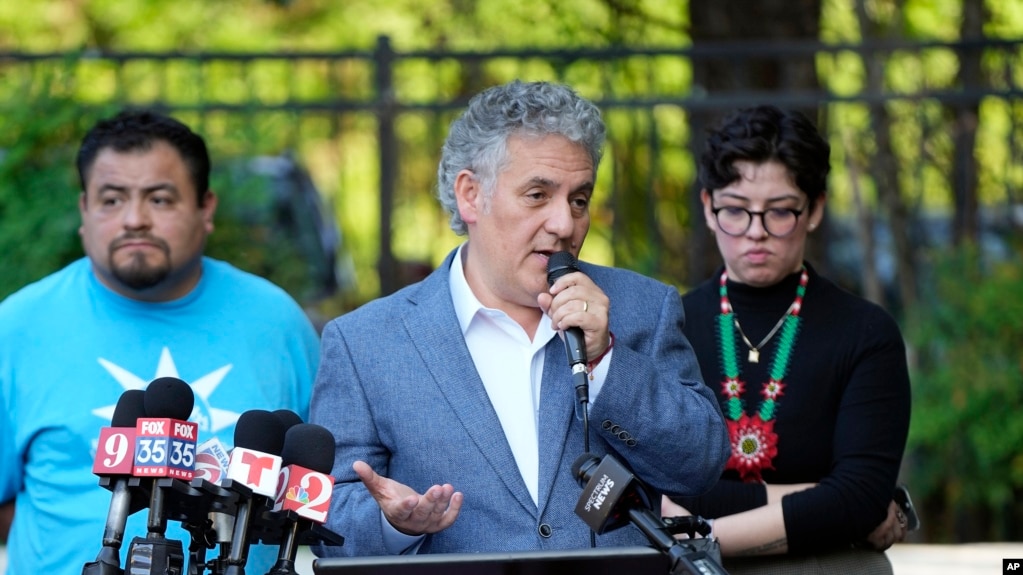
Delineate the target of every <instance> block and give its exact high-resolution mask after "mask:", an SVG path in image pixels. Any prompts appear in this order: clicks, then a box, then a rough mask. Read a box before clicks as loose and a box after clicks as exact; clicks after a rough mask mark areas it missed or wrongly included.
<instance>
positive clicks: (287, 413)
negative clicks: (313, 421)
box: [271, 409, 302, 443]
mask: <svg viewBox="0 0 1023 575" xmlns="http://www.w3.org/2000/svg"><path fill="white" fill-rule="evenodd" d="M271 413H273V414H274V415H275V416H277V419H279V420H281V423H283V424H284V433H285V443H286V442H287V432H288V430H289V429H291V428H292V427H294V426H296V425H298V424H299V423H302V417H301V416H300V415H299V414H297V413H295V412H294V411H291V410H290V409H275V410H273V411H272V412H271Z"/></svg>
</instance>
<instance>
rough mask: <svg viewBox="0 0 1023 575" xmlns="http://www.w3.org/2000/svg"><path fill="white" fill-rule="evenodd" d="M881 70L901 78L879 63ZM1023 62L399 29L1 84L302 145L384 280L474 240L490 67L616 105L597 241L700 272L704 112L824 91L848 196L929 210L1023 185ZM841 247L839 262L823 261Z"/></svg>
mask: <svg viewBox="0 0 1023 575" xmlns="http://www.w3.org/2000/svg"><path fill="white" fill-rule="evenodd" d="M808 56H812V57H813V58H814V59H815V61H816V63H817V76H818V81H819V84H818V86H815V87H799V86H789V87H784V82H783V83H782V85H783V88H782V89H781V90H773V91H763V90H757V89H756V88H755V87H746V88H743V89H740V90H735V91H714V92H708V91H707V90H705V89H704V88H702V87H701V86H698V85H694V80H693V78H694V69H696V68H697V67H700V66H705V65H707V63H709V62H714V63H715V64H714V65H715V66H718V67H720V68H721V69H720V73H722V74H724V73H727V74H730V75H732V76H738V77H741V76H743V75H744V74H746V73H748V72H749V70H750V66H756V65H761V63H762V62H764V61H765V60H775V61H778V62H785V61H786V60H789V59H793V58H806V57H808ZM968 61H977V62H980V66H981V69H980V70H979V72H980V73H979V74H972V75H971V74H965V75H964V74H961V73H959V72H960V71H961V70H960V68H961V67H962V66H963V65H964V63H965V62H968ZM722 62H724V63H725V65H724V66H722V65H721V63H722ZM879 63H880V67H878V64H879ZM877 69H880V70H881V73H882V74H883V78H882V79H881V81H880V82H872V81H870V78H868V76H869V74H870V73H871V70H877ZM712 73H713V71H712ZM1021 77H1023V40H983V41H960V42H896V41H889V42H879V43H871V44H837V45H835V44H822V43H818V42H795V43H771V44H718V45H712V46H688V47H678V48H655V49H636V48H607V49H571V50H569V49H564V50H495V51H488V52H457V51H434V50H423V51H409V52H401V51H396V50H394V49H393V47H392V46H391V43H390V41H389V40H388V39H387V38H380V39H379V41H378V43H377V45H376V46H375V47H374V48H373V49H369V50H351V51H339V52H303V53H294V52H281V53H184V52H166V53H131V52H124V53H94V52H89V51H84V52H75V53H24V52H0V102H4V101H11V99H15V98H24V97H26V95H32V94H37V93H38V90H39V89H40V88H39V87H40V86H45V88H44V89H45V90H47V91H49V92H51V93H53V92H59V93H61V94H62V95H63V96H65V97H68V98H72V99H74V100H76V101H78V102H81V104H82V105H83V106H100V105H106V104H109V103H118V104H130V105H147V106H154V107H160V108H164V109H167V110H170V111H172V112H174V113H175V114H176V115H180V116H182V117H183V118H186V119H190V120H191V123H193V125H195V126H196V127H197V128H198V129H199V130H200V131H201V132H202V133H204V134H205V135H206V136H207V137H208V139H209V140H210V141H211V143H212V144H213V147H214V149H219V150H220V151H221V153H223V154H255V153H278V152H280V151H282V150H296V151H297V153H298V154H299V156H300V157H302V159H303V161H305V162H306V163H308V164H310V165H311V169H312V171H313V172H314V173H315V174H316V176H317V181H318V182H319V183H320V184H321V188H322V189H323V191H324V193H325V194H326V195H327V197H328V199H329V200H331V202H332V203H333V204H334V205H335V206H337V211H338V214H337V215H338V217H339V219H340V220H341V221H342V222H345V225H353V224H354V223H355V222H353V221H351V220H346V218H356V219H359V222H358V223H359V224H360V225H365V224H366V223H367V222H366V219H367V218H368V219H369V220H370V222H369V224H370V227H375V228H376V229H377V230H379V233H378V241H373V242H372V243H373V245H372V246H370V245H363V246H356V248H357V249H360V250H362V253H363V256H362V257H363V259H364V260H365V261H368V262H372V263H371V264H370V265H375V267H376V271H377V272H378V276H379V284H378V286H376V288H377V289H376V292H377V293H388V292H390V291H393V290H394V289H396V288H397V287H400V286H401V285H402V284H403V283H405V282H406V281H408V280H409V279H411V278H410V277H409V276H408V275H407V274H405V273H404V272H403V270H406V269H407V268H406V266H404V265H403V264H404V263H406V262H410V261H423V262H427V263H428V262H430V261H434V258H435V257H436V254H437V253H439V252H442V251H444V250H445V249H446V248H447V247H449V246H450V245H453V243H454V242H455V241H457V240H456V239H455V238H454V237H453V234H451V233H450V232H447V231H446V229H447V228H446V217H445V216H444V215H443V214H441V213H440V212H439V208H438V207H437V206H436V202H435V201H432V190H433V186H434V175H435V170H436V164H437V157H438V154H439V150H440V146H441V143H442V141H443V138H444V135H445V132H446V127H447V124H448V122H449V121H450V120H451V119H452V117H453V115H454V114H455V113H456V112H457V110H459V109H460V108H461V107H462V106H464V104H465V102H466V101H467V99H468V98H469V97H471V96H472V95H473V94H475V93H476V92H478V91H479V90H480V89H482V88H484V87H486V86H489V85H493V84H495V83H499V82H504V81H508V80H511V79H513V78H522V79H547V80H554V81H560V82H565V83H568V84H570V85H572V86H574V87H575V88H576V89H577V90H578V91H579V92H580V93H581V94H583V95H584V96H586V97H588V98H590V99H592V100H593V101H594V102H595V103H596V104H597V105H598V106H600V107H601V108H602V109H603V110H604V111H605V114H606V119H607V122H608V125H609V140H608V148H607V153H606V155H605V158H606V159H605V164H604V166H603V167H602V169H601V177H600V182H599V186H600V187H601V188H602V189H603V190H606V192H603V191H598V197H597V198H596V203H595V206H594V210H595V211H594V214H593V215H594V223H593V231H591V236H590V239H589V240H588V243H587V250H588V251H587V253H588V254H595V255H596V257H597V258H598V259H603V260H605V261H609V262H613V263H616V264H617V265H622V266H625V267H631V268H633V269H636V270H637V271H641V272H643V273H647V274H649V275H653V276H657V277H660V278H662V279H665V280H667V281H671V282H673V283H676V284H678V285H691V284H692V283H693V282H695V281H697V280H698V279H700V277H699V274H700V273H701V270H703V269H705V268H706V262H703V261H701V260H702V259H705V258H707V257H710V256H707V255H706V250H694V249H693V246H694V245H699V244H700V242H699V239H700V237H701V236H703V234H705V230H704V229H703V224H702V220H701V218H700V214H699V213H698V212H694V210H693V206H694V203H693V197H694V186H695V184H694V181H695V172H694V170H695V167H694V163H693V159H692V158H693V155H692V149H694V148H693V146H694V145H697V142H698V141H699V139H700V136H701V134H699V133H694V132H693V130H694V126H695V125H698V124H695V123H694V122H692V118H693V117H694V116H695V115H698V114H709V115H714V114H718V113H721V112H722V111H724V110H729V109H733V108H736V107H742V106H747V105H752V104H757V103H763V102H772V103H776V104H779V105H782V106H786V107H798V108H803V109H807V108H809V109H814V110H817V111H818V118H817V119H818V120H819V121H820V123H821V125H822V126H823V127H824V128H825V129H826V131H827V132H828V134H829V137H830V138H831V141H832V142H833V146H835V149H836V152H837V153H836V155H835V158H834V163H835V172H834V178H833V182H832V187H833V189H832V190H831V192H832V200H833V201H831V204H830V205H831V206H832V214H833V215H834V214H841V213H842V212H848V213H852V211H853V210H854V209H855V205H856V203H857V202H856V201H854V199H853V198H854V197H855V198H856V199H857V200H861V199H863V198H862V197H861V196H860V194H862V193H863V188H864V186H865V187H866V189H868V190H872V194H873V195H871V194H870V193H868V194H867V195H866V202H867V205H868V207H869V206H873V208H871V209H875V210H877V211H878V212H879V213H880V214H882V215H884V202H882V201H881V200H880V197H881V195H883V194H885V193H898V194H900V195H902V196H903V197H904V198H905V199H906V201H907V203H908V204H909V205H910V206H913V207H914V209H917V210H924V209H927V208H930V207H934V206H937V207H939V208H940V207H945V208H950V207H951V206H952V205H953V204H954V202H953V201H952V200H951V198H955V197H957V195H959V194H962V193H964V191H963V190H957V189H956V186H960V185H962V186H975V187H976V189H975V190H972V189H971V190H968V191H969V192H970V193H973V192H976V193H977V195H978V196H979V197H980V198H981V199H982V200H983V201H984V202H986V203H988V204H999V205H1000V204H1002V203H1004V204H1006V205H1014V204H1017V203H1018V202H1019V201H1020V198H1019V192H1018V190H1019V188H1020V186H1021V185H1023V173H1021V169H1023V168H1021V166H1023V161H1021V159H1023V158H1021V156H1023V154H1021V147H1020V142H1021V141H1023V129H1021V120H1023V106H1021V105H1020V101H1019V97H1020V95H1021V90H1020V87H1019V84H1020V78H1021ZM877 106H883V107H884V109H885V110H886V112H887V114H888V115H889V117H890V118H891V134H890V137H891V138H892V142H893V148H894V150H895V154H896V158H895V161H896V171H897V182H899V184H898V187H899V189H898V190H884V189H881V186H880V185H878V182H877V181H875V180H874V179H873V178H872V174H870V173H869V172H870V170H869V169H863V168H864V167H865V166H868V165H869V164H868V163H867V162H865V161H863V160H862V158H860V156H869V155H870V154H874V153H877V149H876V148H877V146H876V145H875V142H876V136H877V134H875V133H873V132H872V130H873V129H874V128H873V127H872V126H871V124H870V123H869V122H868V121H867V120H866V119H865V118H866V115H867V114H868V111H869V110H870V109H871V107H877ZM962 106H972V107H976V108H977V109H978V111H979V114H978V123H977V125H976V126H974V128H975V129H976V133H977V134H978V139H977V149H976V152H975V156H976V158H977V174H976V178H975V179H970V180H963V181H956V179H955V178H954V177H953V165H954V160H953V158H952V155H953V154H954V153H955V152H954V150H953V148H954V145H953V144H954V143H953V139H952V138H953V135H952V134H951V131H952V130H953V129H954V119H953V118H952V115H951V114H950V113H949V110H953V109H955V108H957V107H962ZM2 110H3V104H0V112H2ZM839 149H841V150H842V151H841V152H838V150H839ZM858 158H860V159H858ZM370 199H371V200H372V201H371V202H370V201H368V200H370ZM357 205H358V206H361V207H358V208H356V207H355V206H357ZM373 224H375V226H374V225H373ZM896 233H904V231H903V230H897V231H896ZM835 237H837V236H835ZM366 243H369V242H366ZM829 253H830V252H829ZM828 257H830V256H828ZM829 264H834V265H833V266H832V267H836V266H837V265H838V264H837V263H835V262H830V261H825V262H821V265H822V267H824V268H828V267H829ZM854 287H855V286H854Z"/></svg>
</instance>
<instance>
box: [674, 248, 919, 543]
mask: <svg viewBox="0 0 1023 575" xmlns="http://www.w3.org/2000/svg"><path fill="white" fill-rule="evenodd" d="M807 270H808V271H809V278H810V279H809V283H808V284H807V288H806V295H805V297H804V300H803V307H802V311H801V312H800V317H801V318H802V320H801V322H800V328H799V335H798V338H797V340H796V344H795V347H794V349H793V352H792V357H791V360H790V361H789V368H788V374H787V375H786V376H785V378H784V384H785V388H784V395H782V396H781V397H780V398H778V401H777V406H776V415H775V425H774V431H775V433H777V435H778V454H777V456H775V458H774V462H773V466H774V469H773V470H771V469H767V470H764V472H763V478H764V481H765V482H767V483H772V484H786V483H804V482H812V483H818V484H819V485H818V487H816V488H814V489H810V490H806V491H802V492H799V493H794V494H791V495H787V496H785V497H784V498H783V499H782V509H783V510H784V516H785V529H786V532H787V536H788V545H789V552H790V553H793V554H812V553H819V552H824V551H828V550H833V549H839V548H847V547H848V546H849V545H851V544H853V543H855V542H858V541H862V540H863V539H865V538H866V536H867V535H868V534H869V533H870V532H871V531H872V530H873V529H874V528H875V527H876V526H877V525H878V524H880V523H881V521H883V520H884V518H885V516H886V514H887V509H888V503H889V502H890V501H891V499H892V492H893V490H894V487H895V484H896V480H897V478H898V474H899V464H900V462H901V460H902V454H903V450H904V448H905V444H906V435H907V433H908V431H909V413H910V386H909V374H908V369H907V366H906V350H905V346H904V344H903V340H902V336H901V334H900V332H899V328H898V325H897V324H896V323H895V321H894V319H893V318H892V317H891V316H890V315H889V314H888V313H887V312H885V311H884V310H883V309H881V308H880V307H879V306H877V305H875V304H873V303H870V302H868V301H867V300H865V299H862V298H860V297H857V296H855V295H853V294H851V293H849V292H847V291H845V290H843V289H841V288H839V287H838V286H836V285H835V284H834V283H832V282H831V281H829V280H827V279H825V278H823V277H821V276H820V275H817V273H816V272H814V270H813V268H812V267H811V266H809V264H808V265H807ZM721 271H722V270H720V269H719V270H718V272H717V273H716V274H715V275H714V276H713V277H711V278H709V279H708V280H707V281H705V282H703V283H702V284H700V285H699V286H697V288H696V289H694V290H693V291H691V292H689V293H688V294H686V295H685V296H684V297H683V304H684V306H685V313H686V324H685V335H686V337H687V338H688V339H689V341H690V342H691V343H692V345H693V349H694V350H695V351H696V356H697V357H698V358H699V361H700V368H701V370H702V372H703V378H704V381H705V382H706V383H707V385H708V386H710V388H711V389H713V390H714V391H715V393H717V395H718V398H719V401H721V406H722V409H724V406H725V404H724V400H725V397H724V395H723V394H722V392H721V382H722V381H723V376H722V365H721V359H720V347H719V345H718V338H719V335H718V333H717V328H716V325H717V317H718V314H719V313H720V297H719V281H720V276H721ZM798 284H799V274H798V273H796V274H792V275H790V276H788V277H786V278H785V279H784V280H783V281H781V282H780V283H778V284H776V285H774V286H771V287H767V288H753V287H750V286H747V285H743V284H738V283H734V282H732V281H731V280H729V282H728V297H729V300H730V301H731V303H732V309H733V310H734V312H735V315H736V318H737V319H738V321H739V323H740V325H741V327H742V331H743V332H744V333H745V334H746V336H747V337H748V338H749V340H750V342H752V343H753V344H754V345H756V344H757V343H759V342H760V340H761V339H763V338H764V336H766V335H767V334H768V333H769V332H770V331H771V328H773V327H774V325H775V324H776V323H777V322H778V320H779V319H780V318H781V317H782V315H783V314H785V312H786V310H787V309H788V307H789V304H791V303H792V300H793V299H794V298H795V295H796V286H797V285H798ZM735 338H736V341H735V349H736V350H738V353H739V356H740V357H739V358H738V364H739V369H740V377H741V378H742V379H743V380H744V381H745V382H746V392H745V393H744V394H743V397H742V399H743V402H744V407H745V412H746V413H747V414H749V415H752V414H753V413H755V411H756V410H757V409H758V408H759V406H760V401H761V395H760V391H761V389H762V385H763V383H764V381H766V379H767V377H768V372H769V371H770V366H771V363H772V361H773V360H774V356H775V350H776V349H777V344H778V340H779V339H780V338H779V336H778V335H775V336H774V337H772V338H771V340H770V341H769V342H768V343H767V344H765V345H764V347H763V349H761V353H760V362H759V363H757V364H750V363H748V362H747V357H746V352H747V350H748V347H747V346H746V344H745V343H744V342H743V341H742V339H741V337H740V336H739V334H738V330H736V335H735ZM726 413H727V412H726ZM678 501H679V503H681V504H682V505H683V506H685V507H686V508H687V509H689V511H691V512H692V513H694V514H699V515H702V516H704V517H720V516H723V515H730V514H733V513H738V512H741V511H745V510H748V509H752V508H755V507H759V506H762V505H765V504H766V503H767V494H766V490H765V488H764V486H763V485H762V484H759V483H743V482H741V481H740V480H739V476H738V474H737V473H736V472H735V471H732V470H728V471H726V472H725V474H724V475H723V476H722V479H721V481H719V482H718V484H717V485H716V486H715V487H714V488H713V489H712V490H711V491H710V492H708V493H707V494H705V495H704V496H702V497H699V498H687V499H679V500H678Z"/></svg>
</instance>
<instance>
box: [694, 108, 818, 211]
mask: <svg viewBox="0 0 1023 575" xmlns="http://www.w3.org/2000/svg"><path fill="white" fill-rule="evenodd" d="M830 155H831V145H830V144H828V142H827V140H825V139H824V138H823V137H821V135H820V133H819V132H818V131H817V127H816V126H814V125H813V123H812V122H811V121H810V120H809V119H808V118H807V117H806V116H804V115H803V114H801V113H799V112H796V111H791V110H782V109H780V108H777V107H775V106H770V105H764V106H757V107H754V108H745V109H742V110H738V111H736V112H733V113H732V114H731V115H729V116H728V117H726V118H725V119H724V120H723V121H722V122H721V124H720V125H719V126H718V127H717V128H715V129H713V130H711V131H710V133H709V135H708V137H707V142H706V146H705V148H704V151H703V154H702V155H701V157H700V166H699V171H700V175H699V179H700V186H701V187H702V188H703V189H705V190H707V192H708V193H713V192H714V191H715V190H720V189H722V188H724V187H726V186H728V185H730V184H732V183H734V182H736V181H737V180H738V179H739V172H738V171H737V170H736V169H735V162H736V161H743V160H744V161H749V162H753V163H756V164H762V163H765V162H770V161H776V162H779V163H781V164H782V165H784V166H785V167H786V168H787V170H788V172H789V175H790V176H791V177H792V181H793V182H795V184H796V187H797V188H799V189H800V190H801V191H802V192H803V193H805V194H806V196H807V198H808V199H809V200H810V203H811V205H812V204H813V203H814V202H816V201H817V198H819V197H820V196H821V194H823V193H824V190H825V189H826V188H827V180H828V172H830V171H831V161H830Z"/></svg>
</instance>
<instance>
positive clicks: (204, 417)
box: [92, 347, 241, 433]
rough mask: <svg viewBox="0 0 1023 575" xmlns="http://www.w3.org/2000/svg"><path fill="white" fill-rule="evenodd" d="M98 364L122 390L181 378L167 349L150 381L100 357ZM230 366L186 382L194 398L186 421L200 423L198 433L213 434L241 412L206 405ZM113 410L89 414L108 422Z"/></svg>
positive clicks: (98, 409) (234, 420) (162, 354)
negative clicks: (159, 379)
mask: <svg viewBox="0 0 1023 575" xmlns="http://www.w3.org/2000/svg"><path fill="white" fill-rule="evenodd" d="M98 361H99V363H100V365H102V366H103V367H104V368H105V369H106V370H107V371H108V372H109V373H110V375H112V376H113V377H114V379H116V380H117V382H118V383H120V384H121V387H123V388H124V390H125V391H128V390H129V389H145V387H146V386H147V385H149V382H150V381H152V380H154V379H157V378H159V377H177V378H179V379H180V376H179V375H178V368H177V366H176V365H174V358H173V357H172V356H171V352H170V350H169V349H168V348H166V347H165V348H163V351H162V352H161V353H160V363H159V364H158V365H157V367H156V374H155V375H154V376H153V377H152V378H149V379H144V378H142V377H139V376H137V375H135V374H133V373H131V372H129V371H128V370H126V369H124V368H123V367H120V366H118V365H116V364H114V363H112V362H110V361H107V360H105V359H103V358H99V360H98ZM231 367H232V365H231V364H227V365H225V366H223V367H220V368H217V369H215V370H214V371H212V372H210V373H208V374H206V375H204V376H202V377H200V378H199V379H196V380H195V381H193V382H191V383H189V386H190V387H191V388H192V392H193V393H194V394H195V398H196V404H195V407H194V408H193V409H192V415H191V416H190V417H189V420H191V421H194V422H196V423H198V424H199V431H203V432H206V433H216V432H218V431H220V430H221V429H224V428H225V427H227V426H229V425H233V424H234V423H235V422H236V421H238V417H239V416H240V415H241V414H240V413H237V412H234V411H228V410H226V409H217V408H215V407H211V406H210V403H209V397H210V395H212V394H213V392H214V391H216V389H217V386H218V385H220V382H221V381H223V379H224V376H225V375H227V372H229V371H231ZM116 407H117V405H116V404H114V405H106V406H103V407H100V408H97V409H94V410H92V413H93V415H96V416H97V417H102V418H103V419H105V420H107V421H110V420H111V419H112V418H113V416H114V409H115V408H116Z"/></svg>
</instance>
